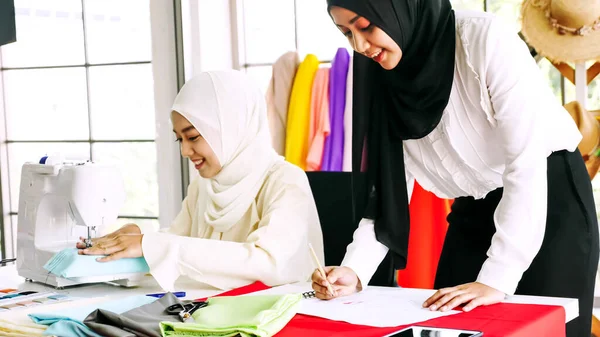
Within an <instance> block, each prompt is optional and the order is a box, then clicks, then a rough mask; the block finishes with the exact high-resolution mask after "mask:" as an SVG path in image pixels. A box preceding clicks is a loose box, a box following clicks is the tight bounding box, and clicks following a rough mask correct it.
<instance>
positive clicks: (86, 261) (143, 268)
mask: <svg viewBox="0 0 600 337" xmlns="http://www.w3.org/2000/svg"><path fill="white" fill-rule="evenodd" d="M99 257H100V256H98V255H79V254H77V248H66V249H63V250H61V251H60V252H58V253H56V254H55V255H54V256H53V257H52V258H51V259H50V260H49V261H48V262H46V264H45V265H44V269H46V270H47V271H49V272H51V273H52V274H54V275H57V276H60V277H64V278H69V277H85V276H101V275H112V274H123V273H147V272H149V271H150V268H149V267H148V264H147V263H146V260H145V259H144V258H143V257H138V258H125V259H119V260H116V261H110V262H98V261H96V259H97V258H99Z"/></svg>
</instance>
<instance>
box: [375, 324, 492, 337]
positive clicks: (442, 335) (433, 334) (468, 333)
mask: <svg viewBox="0 0 600 337" xmlns="http://www.w3.org/2000/svg"><path fill="white" fill-rule="evenodd" d="M481 336H483V332H481V331H473V330H461V329H446V328H434V327H427V326H411V327H408V328H405V329H402V330H399V331H396V332H392V333H391V334H389V335H385V336H383V337H481Z"/></svg>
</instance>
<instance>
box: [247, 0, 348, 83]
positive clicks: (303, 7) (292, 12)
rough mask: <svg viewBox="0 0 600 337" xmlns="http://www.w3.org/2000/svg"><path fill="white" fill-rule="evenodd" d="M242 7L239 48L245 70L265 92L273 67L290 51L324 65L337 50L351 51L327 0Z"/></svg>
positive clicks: (256, 2)
mask: <svg viewBox="0 0 600 337" xmlns="http://www.w3.org/2000/svg"><path fill="white" fill-rule="evenodd" d="M239 4H240V5H241V6H242V13H243V15H242V20H243V22H241V24H240V23H239V24H238V26H239V27H242V29H241V35H242V36H243V38H242V39H240V40H241V41H240V42H241V45H240V48H239V49H240V51H241V53H240V54H241V55H240V59H241V60H242V62H241V64H242V68H243V69H245V70H246V72H247V73H248V74H249V75H250V76H252V77H253V78H254V79H255V80H256V81H257V82H258V83H259V84H260V87H261V88H262V89H263V92H264V91H266V89H267V86H268V83H269V80H270V79H271V66H272V64H273V63H274V62H275V61H276V60H277V58H279V57H280V56H281V55H283V54H284V53H286V52H288V51H294V50H295V51H297V52H298V54H299V56H300V60H302V59H304V57H305V56H306V55H307V54H314V55H315V56H317V58H318V59H319V60H320V61H321V62H322V63H324V64H327V63H329V62H330V61H331V59H332V58H333V57H334V56H335V53H336V51H337V50H338V48H346V49H347V50H348V51H349V52H351V49H350V46H349V44H348V41H347V39H346V38H345V37H344V35H343V34H341V33H340V31H339V30H338V29H337V28H336V27H335V25H334V24H333V23H332V21H331V18H330V17H329V15H328V14H327V3H326V1H324V0H323V1H298V0H253V1H245V0H242V1H240V2H239ZM266 8H268V9H269V12H267V11H265V9H266ZM269 13H277V15H271V14H269ZM316 36H318V38H315V37H316Z"/></svg>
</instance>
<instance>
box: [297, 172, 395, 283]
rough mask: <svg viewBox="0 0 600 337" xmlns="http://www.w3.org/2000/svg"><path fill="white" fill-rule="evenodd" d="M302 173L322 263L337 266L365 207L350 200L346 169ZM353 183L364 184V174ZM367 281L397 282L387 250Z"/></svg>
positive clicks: (350, 180) (350, 194)
mask: <svg viewBox="0 0 600 337" xmlns="http://www.w3.org/2000/svg"><path fill="white" fill-rule="evenodd" d="M306 174H307V176H308V181H309V183H310V187H311V189H312V193H313V196H314V199H315V203H316V205H317V211H318V212H319V220H320V221H321V228H322V231H323V244H324V246H325V265H327V266H339V265H340V263H341V262H342V260H343V259H344V255H345V254H346V247H347V246H348V244H350V243H351V242H352V235H353V233H354V230H356V228H357V227H358V223H359V222H360V219H361V214H362V213H363V210H364V208H365V204H364V201H363V202H361V201H362V200H357V202H356V204H355V203H354V201H353V198H352V190H353V189H352V187H353V185H352V184H353V181H352V173H350V172H307V173H306ZM354 184H361V185H357V186H364V184H365V179H364V176H361V177H360V178H359V179H355V180H354ZM358 199H360V198H358ZM369 285H374V286H387V287H396V286H397V283H396V282H395V270H394V268H393V265H392V260H391V257H390V254H388V255H387V256H386V257H385V259H384V260H383V261H382V262H381V264H380V265H379V268H378V269H377V271H376V272H375V274H374V275H373V278H371V281H370V282H369Z"/></svg>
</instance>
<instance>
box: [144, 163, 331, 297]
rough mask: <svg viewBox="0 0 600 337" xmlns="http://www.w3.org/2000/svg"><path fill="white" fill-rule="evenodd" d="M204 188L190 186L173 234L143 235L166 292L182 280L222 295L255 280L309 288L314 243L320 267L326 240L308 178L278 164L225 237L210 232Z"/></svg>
mask: <svg viewBox="0 0 600 337" xmlns="http://www.w3.org/2000/svg"><path fill="white" fill-rule="evenodd" d="M205 184H206V182H205V181H204V180H203V179H202V178H198V179H196V180H195V181H194V182H193V183H191V184H190V186H189V188H188V194H187V197H186V198H185V200H184V201H183V204H182V209H181V212H180V213H179V214H178V215H177V217H176V218H175V220H174V221H173V223H172V225H171V227H170V228H168V229H167V230H166V231H165V232H154V233H144V236H143V238H142V251H143V254H144V258H145V259H146V261H147V263H148V265H149V267H150V272H151V273H152V275H153V276H154V278H155V279H156V281H157V282H158V284H159V285H160V286H161V287H162V288H163V289H165V290H171V291H172V290H173V286H174V282H175V281H176V280H177V278H178V277H179V276H180V275H187V276H189V277H191V278H192V279H194V280H197V281H199V282H202V283H205V284H208V285H210V286H212V287H215V288H219V289H231V288H235V287H240V286H243V285H246V284H248V283H250V282H253V281H257V280H258V281H262V282H263V283H265V284H267V285H270V286H275V285H281V284H286V283H293V282H299V281H308V280H309V279H310V276H311V274H312V272H313V270H314V268H315V267H316V266H315V263H314V261H313V258H312V256H311V253H310V250H309V248H308V244H309V243H311V244H312V246H313V248H314V249H315V252H316V254H317V256H318V258H319V259H320V261H319V262H320V263H321V264H323V260H324V257H323V236H322V232H321V226H320V223H319V217H318V214H317V209H316V206H315V202H314V199H313V196H312V192H311V189H310V185H309V183H308V179H307V177H306V174H305V173H304V172H303V171H302V170H301V169H299V168H298V167H296V166H294V165H292V164H290V163H288V162H284V161H282V162H280V163H278V164H276V165H275V166H274V167H273V169H272V170H271V171H270V172H269V174H268V176H267V178H266V179H265V181H264V183H263V185H262V187H261V188H260V190H259V192H258V195H257V196H256V199H255V203H253V204H252V205H251V207H250V208H249V209H248V211H247V212H246V214H245V215H244V216H243V217H242V219H240V220H239V221H238V223H237V224H236V225H234V226H233V227H232V228H231V229H230V230H229V231H228V232H224V233H216V232H214V231H213V227H211V226H209V225H206V224H205V223H204V221H202V219H203V218H204V213H203V209H204V207H203V205H205V204H206V199H205V198H206V197H207V194H206V191H205V187H204V186H206V185H205Z"/></svg>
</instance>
